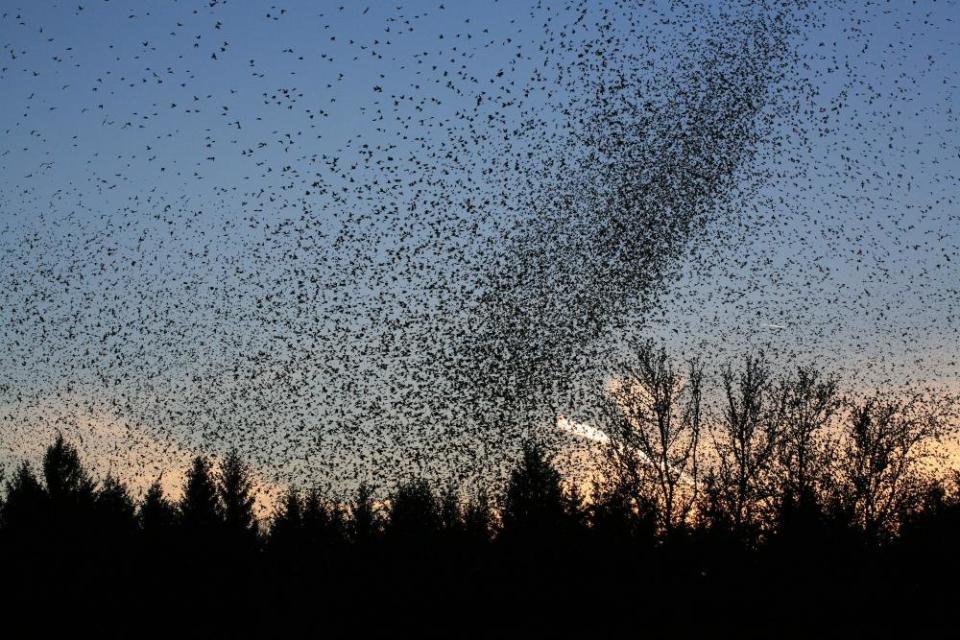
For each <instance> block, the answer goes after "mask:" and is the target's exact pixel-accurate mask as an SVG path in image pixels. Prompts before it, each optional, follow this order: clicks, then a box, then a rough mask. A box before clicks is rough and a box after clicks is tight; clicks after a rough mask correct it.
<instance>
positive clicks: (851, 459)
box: [842, 396, 945, 541]
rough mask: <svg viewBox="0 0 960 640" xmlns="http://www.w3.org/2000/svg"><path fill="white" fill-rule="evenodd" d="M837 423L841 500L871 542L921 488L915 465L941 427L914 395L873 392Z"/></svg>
mask: <svg viewBox="0 0 960 640" xmlns="http://www.w3.org/2000/svg"><path fill="white" fill-rule="evenodd" d="M843 424H844V439H843V443H844V445H843V448H842V456H843V459H842V462H843V464H842V467H843V491H844V499H845V502H846V504H847V506H848V508H849V510H850V514H851V516H852V518H853V520H854V523H855V524H856V525H857V526H859V527H860V528H861V529H862V530H863V532H864V533H865V534H866V536H867V539H868V540H870V541H877V540H878V539H879V538H880V536H881V535H883V534H890V533H892V529H893V527H894V526H895V524H896V517H897V515H898V514H899V513H902V512H903V511H904V510H905V508H906V505H907V504H908V502H909V501H910V500H911V499H912V498H913V496H914V495H915V494H917V493H919V492H920V491H921V489H923V488H924V485H925V484H926V483H924V482H923V479H922V478H921V477H920V464H921V463H922V462H923V461H924V460H925V459H927V458H929V457H930V456H931V455H932V453H933V452H932V451H931V449H930V448H929V447H928V446H926V445H927V444H929V443H930V442H931V441H932V440H933V439H935V438H937V437H938V436H939V435H940V434H941V433H943V432H944V429H945V420H944V416H943V415H942V414H941V413H940V412H939V411H938V410H937V405H936V404H932V403H927V402H924V401H923V400H922V399H921V398H919V397H913V398H909V399H907V400H885V399H883V398H880V397H877V396H874V397H871V398H867V399H866V400H864V401H863V402H860V403H854V404H852V405H850V407H849V411H848V413H847V415H846V416H845V420H844V423H843Z"/></svg>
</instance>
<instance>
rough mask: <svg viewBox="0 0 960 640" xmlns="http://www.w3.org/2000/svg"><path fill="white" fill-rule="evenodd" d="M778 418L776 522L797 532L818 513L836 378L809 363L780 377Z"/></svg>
mask: <svg viewBox="0 0 960 640" xmlns="http://www.w3.org/2000/svg"><path fill="white" fill-rule="evenodd" d="M780 389H781V391H780V392H781V393H782V394H783V403H784V405H783V406H784V411H783V419H782V427H781V437H780V439H779V446H778V447H777V457H778V482H779V485H780V489H779V492H780V505H779V507H780V516H779V523H778V524H779V527H780V528H781V529H789V528H790V527H799V529H798V531H797V533H798V535H800V536H801V537H803V536H805V535H806V534H804V533H802V532H803V531H805V530H808V528H809V527H810V526H815V525H816V523H817V522H818V521H820V520H821V519H822V517H823V508H822V504H821V498H822V497H823V496H825V495H827V494H828V493H829V487H827V486H826V485H827V484H828V483H829V482H830V468H831V458H832V454H833V449H834V447H833V444H834V443H833V442H832V441H831V435H830V430H829V429H828V427H829V426H830V425H831V424H832V421H833V419H834V417H835V416H836V413H837V410H838V408H839V405H840V401H839V398H838V396H837V381H836V379H834V378H830V377H824V376H823V375H822V374H821V373H820V372H819V371H817V370H815V369H813V368H809V367H807V368H804V367H801V368H799V369H798V370H797V371H796V373H795V374H794V375H793V376H791V377H788V378H786V379H784V380H782V381H781V383H780Z"/></svg>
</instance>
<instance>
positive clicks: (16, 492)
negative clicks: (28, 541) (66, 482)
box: [0, 462, 48, 532]
mask: <svg viewBox="0 0 960 640" xmlns="http://www.w3.org/2000/svg"><path fill="white" fill-rule="evenodd" d="M5 485H6V487H5V488H6V498H5V500H4V504H3V511H2V512H0V515H2V518H0V525H2V528H3V529H4V530H5V531H10V532H29V531H35V530H37V529H39V528H41V527H43V526H45V525H46V524H47V523H46V517H47V507H48V497H47V492H46V490H45V489H44V487H43V485H42V484H41V483H40V480H38V479H37V476H36V474H34V472H33V469H31V468H30V465H29V464H28V463H26V462H23V463H22V464H21V465H20V466H19V467H17V470H16V472H15V473H14V474H13V477H12V478H10V479H9V480H8V481H6V483H5Z"/></svg>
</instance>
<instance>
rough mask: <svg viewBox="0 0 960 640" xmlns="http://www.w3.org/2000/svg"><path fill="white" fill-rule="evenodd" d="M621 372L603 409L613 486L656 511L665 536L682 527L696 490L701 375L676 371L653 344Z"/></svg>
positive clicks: (695, 365)
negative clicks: (651, 506)
mask: <svg viewBox="0 0 960 640" xmlns="http://www.w3.org/2000/svg"><path fill="white" fill-rule="evenodd" d="M635 351H636V353H635V358H634V360H633V361H632V362H629V363H624V364H623V365H621V367H620V377H619V378H618V379H617V380H616V381H615V382H614V384H612V385H611V388H610V389H609V391H608V398H607V400H606V403H605V412H604V413H605V420H604V422H605V423H606V428H605V431H606V433H607V436H608V437H609V445H608V446H607V458H608V462H609V467H610V473H611V478H612V481H613V482H615V483H616V484H618V485H619V486H620V487H623V488H624V490H626V491H628V492H629V493H631V494H632V495H633V497H634V500H635V502H637V503H638V504H644V503H649V502H652V503H653V504H654V505H655V506H656V510H657V520H658V526H659V527H660V529H661V530H662V531H664V532H668V533H669V532H671V531H674V530H676V529H677V528H680V527H682V526H683V525H684V524H685V523H686V522H687V519H688V517H689V515H690V513H691V510H692V509H693V506H694V504H695V502H696V499H697V491H698V488H699V461H698V457H697V456H698V450H699V446H700V432H701V423H702V417H701V395H702V380H703V369H702V367H701V365H700V364H699V362H697V361H692V362H690V363H689V368H688V370H687V375H686V376H684V375H682V374H681V373H680V371H678V370H677V369H676V368H675V367H674V365H673V363H672V362H671V361H670V359H669V358H668V357H667V354H666V351H665V350H664V349H662V348H660V349H657V348H656V347H655V346H654V345H653V343H652V342H649V341H647V342H643V343H641V344H640V345H639V346H638V347H637V348H636V349H635Z"/></svg>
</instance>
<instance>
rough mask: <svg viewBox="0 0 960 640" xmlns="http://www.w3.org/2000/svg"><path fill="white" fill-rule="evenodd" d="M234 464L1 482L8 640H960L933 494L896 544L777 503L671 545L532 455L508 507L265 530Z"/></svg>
mask: <svg viewBox="0 0 960 640" xmlns="http://www.w3.org/2000/svg"><path fill="white" fill-rule="evenodd" d="M249 489H250V487H249V480H248V479H247V477H246V471H245V469H244V467H243V466H242V464H240V463H239V460H237V459H236V458H235V457H231V458H229V459H228V460H227V462H226V463H225V464H224V465H223V466H222V470H221V471H220V472H219V473H216V472H214V470H213V469H211V467H210V466H209V465H208V464H206V463H205V462H204V461H203V460H201V459H198V460H197V462H196V463H195V465H194V467H193V469H192V470H191V474H190V479H189V481H188V483H187V486H186V487H185V495H184V497H183V499H182V500H181V501H180V502H178V503H176V504H174V503H171V502H169V501H167V499H166V498H164V496H163V495H162V492H160V491H159V490H158V488H157V487H154V489H153V490H151V492H150V493H149V494H148V495H147V496H146V497H145V498H144V499H143V500H142V501H141V502H140V503H139V504H137V503H134V501H132V500H131V499H130V498H129V497H128V496H127V493H126V490H125V489H124V488H123V486H122V485H120V484H118V483H116V482H115V481H113V480H110V479H107V480H105V481H103V482H100V483H98V484H94V483H93V482H92V481H91V480H90V479H89V478H88V477H87V476H86V475H85V473H84V472H83V469H82V468H81V467H80V465H79V461H78V459H77V457H76V454H75V452H74V451H73V449H72V448H71V447H70V446H69V445H68V444H66V443H63V442H62V441H59V442H58V443H56V444H55V445H53V446H52V447H51V448H50V449H49V450H48V452H47V455H46V457H45V459H44V465H43V474H42V478H41V477H39V476H34V474H33V473H32V472H31V471H30V470H29V468H27V467H26V466H24V467H22V468H21V469H20V470H18V471H17V472H16V473H15V474H14V475H13V477H10V478H8V481H7V486H6V492H5V497H4V503H3V511H2V516H3V517H2V528H0V558H2V580H3V585H4V591H5V593H4V594H3V599H2V614H0V615H2V617H3V619H4V627H5V628H6V629H8V630H9V629H16V628H17V625H19V624H26V625H29V627H26V629H27V631H26V633H23V634H22V635H21V633H17V634H15V635H11V636H8V637H37V636H50V635H60V636H63V637H74V636H76V637H82V634H86V633H87V632H92V633H93V634H94V635H92V636H90V637H94V638H106V637H144V636H146V637H168V638H182V637H203V638H212V637H227V638H229V637H264V638H273V637H318V638H323V637H349V638H362V637H401V636H402V637H476V638H498V637H529V638H537V637H582V638H595V637H615V638H619V637H624V638H628V637H629V638H643V637H659V638H663V637H694V636H695V637H701V638H720V637H731V638H734V637H736V638H742V637H756V638H761V637H764V638H776V637H836V638H867V637H877V636H889V637H892V636H901V635H902V636H907V637H922V636H937V637H952V636H953V635H954V634H955V633H956V625H957V619H956V615H955V614H956V610H957V602H958V599H957V597H958V595H960V588H958V584H960V582H958V579H960V571H958V569H960V550H958V548H957V543H958V541H960V535H958V534H960V502H958V500H957V499H956V498H955V497H954V494H953V493H952V492H951V491H948V490H946V489H944V487H943V485H939V484H938V485H931V486H929V487H927V488H926V489H925V491H924V492H923V494H922V495H921V496H919V497H918V498H917V501H916V502H914V503H913V506H912V507H911V508H910V509H909V510H906V511H905V512H904V513H902V514H901V515H900V516H899V518H900V521H899V524H898V526H897V530H896V534H895V535H892V534H887V535H880V534H879V533H871V532H867V531H865V530H864V529H863V528H862V527H860V526H857V525H856V524H855V523H854V522H853V521H852V520H851V519H850V518H849V517H847V516H846V515H845V514H846V513H847V512H845V511H844V510H843V509H841V507H840V506H838V505H832V506H831V505H830V504H827V503H825V502H824V501H823V500H818V499H814V497H813V496H810V497H808V499H806V500H793V501H789V500H787V499H781V500H780V501H779V502H778V504H777V507H776V509H775V510H774V511H773V512H771V514H772V515H771V516H770V517H771V518H774V519H773V520H770V521H758V522H757V523H756V524H754V523H751V524H749V525H748V524H741V525H739V526H737V525H733V524H732V523H731V521H730V519H729V518H725V517H724V515H723V514H722V513H720V512H714V513H712V514H710V513H708V512H707V509H706V508H704V509H702V510H701V511H702V513H701V515H700V516H698V517H696V518H692V519H691V521H690V524H689V525H688V526H685V527H683V528H675V529H673V530H670V531H665V530H663V529H662V527H658V526H657V524H656V517H655V513H653V511H645V510H644V509H642V508H638V506H637V504H636V502H632V501H630V500H625V499H619V498H617V497H616V496H615V495H612V494H611V495H607V496H606V497H604V498H603V499H599V500H595V501H593V502H592V503H591V504H589V505H588V504H585V503H584V502H583V501H581V500H579V499H578V498H577V497H576V496H575V495H572V494H571V493H569V492H565V491H563V490H562V489H561V485H560V483H559V476H558V475H557V473H556V471H554V470H553V468H552V467H551V466H550V465H549V463H548V462H546V461H545V460H544V458H543V456H542V455H541V454H540V452H539V451H538V450H537V449H529V450H528V451H527V454H526V456H525V458H524V461H523V463H522V464H521V465H520V467H518V469H517V470H516V471H515V473H514V474H513V476H512V478H511V483H510V485H509V487H508V489H507V491H506V492H505V494H504V496H503V498H502V499H501V500H500V501H498V502H497V504H496V505H491V504H490V503H489V502H488V501H486V500H485V499H483V498H482V497H479V498H475V499H473V500H470V501H467V502H466V503H463V502H461V501H459V500H458V499H455V498H454V496H453V494H452V493H448V494H446V495H443V494H440V495H438V494H437V493H436V492H434V491H433V490H431V488H430V487H429V486H428V485H426V484H424V483H411V484H408V485H404V486H402V487H400V488H399V489H398V490H396V491H395V492H394V493H393V494H392V496H391V499H390V501H389V502H375V501H374V500H373V499H372V497H371V494H370V493H369V492H367V491H366V490H361V491H360V493H359V495H357V496H356V498H355V499H354V500H353V502H352V503H351V504H348V505H334V504H332V503H327V502H324V501H322V500H321V499H320V498H319V496H318V495H316V494H315V493H307V494H306V495H299V494H296V493H294V492H291V493H290V494H289V495H288V496H287V497H286V498H285V500H284V503H283V504H282V505H281V506H280V507H279V508H278V511H277V514H276V516H275V518H273V519H272V520H271V522H270V526H269V527H260V526H258V525H257V523H256V522H255V521H254V520H253V518H252V510H251V506H252V503H251V501H250V498H249Z"/></svg>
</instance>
